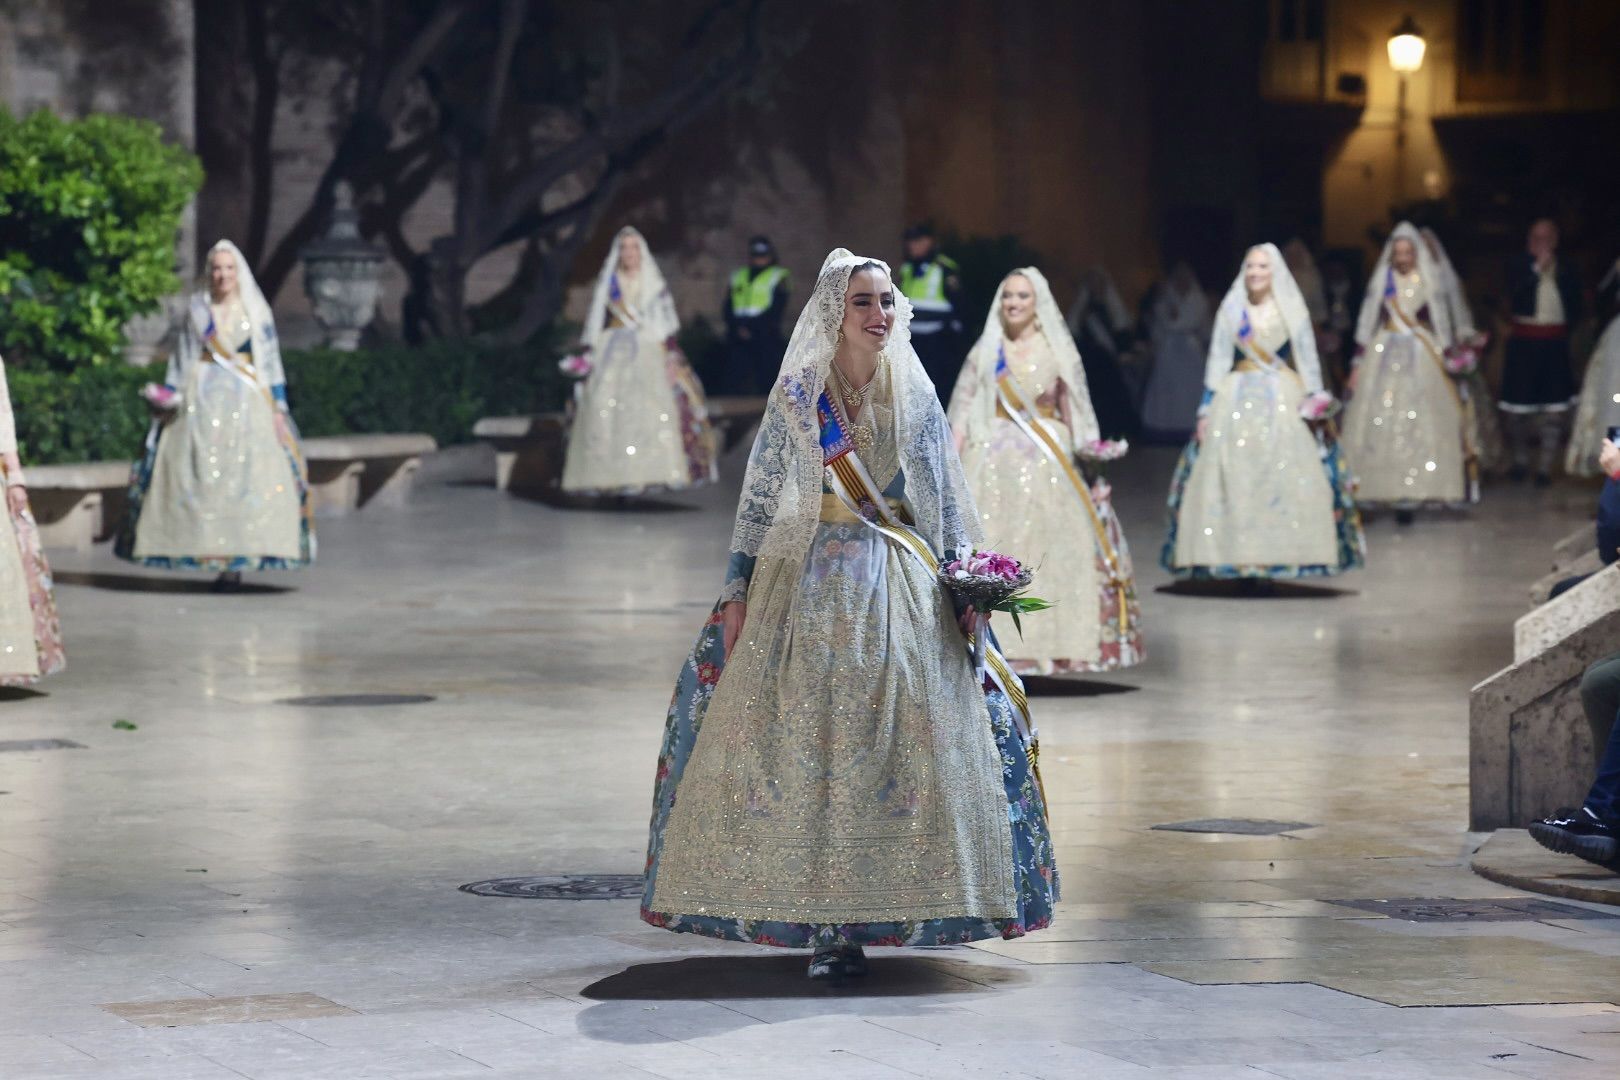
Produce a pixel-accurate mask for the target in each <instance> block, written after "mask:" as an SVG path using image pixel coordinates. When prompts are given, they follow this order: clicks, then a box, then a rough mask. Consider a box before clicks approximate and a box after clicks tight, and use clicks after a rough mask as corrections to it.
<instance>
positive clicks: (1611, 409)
mask: <svg viewBox="0 0 1620 1080" xmlns="http://www.w3.org/2000/svg"><path fill="white" fill-rule="evenodd" d="M1617 424H1620V315H1616V316H1615V317H1614V318H1613V319H1610V320H1609V325H1608V326H1606V327H1605V328H1604V330H1603V336H1602V337H1600V338H1598V343H1597V347H1596V348H1595V349H1593V350H1592V359H1591V361H1590V362H1588V363H1587V365H1586V376H1585V378H1584V380H1583V381H1582V383H1581V397H1580V402H1579V403H1578V404H1577V405H1576V407H1575V426H1574V427H1573V428H1572V429H1571V430H1570V434H1569V449H1568V450H1566V451H1565V453H1564V468H1565V469H1566V470H1567V471H1568V472H1569V474H1570V475H1571V476H1602V475H1603V469H1602V467H1601V466H1600V465H1598V451H1600V450H1602V449H1603V440H1604V438H1605V437H1606V436H1607V434H1608V431H1609V428H1611V427H1614V426H1615V425H1617Z"/></svg>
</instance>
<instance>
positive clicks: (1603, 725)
mask: <svg viewBox="0 0 1620 1080" xmlns="http://www.w3.org/2000/svg"><path fill="white" fill-rule="evenodd" d="M1581 707H1582V708H1583V709H1585V710H1586V722H1587V723H1588V724H1590V725H1591V726H1592V752H1593V753H1594V754H1595V755H1596V756H1597V760H1598V768H1597V778H1596V779H1595V780H1594V781H1593V782H1592V790H1591V791H1590V792H1588V793H1587V796H1586V808H1587V809H1588V810H1590V811H1592V812H1593V813H1594V814H1596V815H1597V816H1598V817H1600V818H1603V819H1604V820H1605V821H1610V822H1615V823H1617V824H1620V725H1617V724H1616V722H1615V721H1616V719H1617V717H1620V654H1616V655H1614V656H1607V657H1604V658H1603V659H1602V660H1599V661H1597V662H1596V663H1594V664H1593V665H1592V666H1591V667H1588V668H1587V669H1586V674H1585V675H1583V676H1581Z"/></svg>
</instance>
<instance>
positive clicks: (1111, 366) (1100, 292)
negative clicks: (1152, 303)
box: [1069, 263, 1142, 439]
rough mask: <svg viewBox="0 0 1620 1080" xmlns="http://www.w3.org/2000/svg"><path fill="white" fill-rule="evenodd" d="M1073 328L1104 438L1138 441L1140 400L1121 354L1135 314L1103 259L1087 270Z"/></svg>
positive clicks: (1071, 322) (1072, 311)
mask: <svg viewBox="0 0 1620 1080" xmlns="http://www.w3.org/2000/svg"><path fill="white" fill-rule="evenodd" d="M1069 331H1070V333H1072V334H1073V335H1074V340H1075V343H1076V344H1078V345H1079V347H1080V362H1081V363H1083V364H1084V365H1085V368H1086V382H1087V384H1088V385H1089V386H1090V387H1091V399H1092V402H1093V407H1094V408H1095V410H1096V414H1097V423H1098V426H1099V427H1100V428H1101V429H1102V434H1103V437H1104V438H1108V439H1134V438H1136V435H1137V431H1138V429H1139V428H1140V426H1141V422H1142V420H1141V417H1140V416H1139V415H1138V414H1137V409H1136V403H1135V401H1133V400H1132V398H1131V390H1130V387H1129V385H1127V384H1126V382H1125V370H1124V368H1123V367H1122V366H1121V360H1122V355H1121V354H1122V353H1123V352H1124V350H1125V346H1126V344H1127V342H1128V340H1129V338H1130V332H1131V314H1130V312H1129V311H1127V310H1126V308H1125V301H1124V300H1122V299H1120V296H1119V289H1117V288H1115V286H1114V279H1113V277H1112V276H1111V275H1110V274H1109V273H1108V269H1107V268H1106V267H1104V266H1103V265H1101V264H1100V263H1099V264H1098V265H1096V266H1093V267H1092V268H1091V269H1090V270H1088V271H1086V275H1085V277H1084V278H1083V279H1082V280H1081V283H1080V292H1079V293H1078V294H1077V295H1076V296H1075V298H1074V304H1073V305H1072V306H1070V308H1069Z"/></svg>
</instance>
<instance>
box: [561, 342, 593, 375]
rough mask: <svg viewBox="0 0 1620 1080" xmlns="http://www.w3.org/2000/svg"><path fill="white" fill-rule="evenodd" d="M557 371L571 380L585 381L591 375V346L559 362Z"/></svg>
mask: <svg viewBox="0 0 1620 1080" xmlns="http://www.w3.org/2000/svg"><path fill="white" fill-rule="evenodd" d="M557 369H558V370H559V371H561V372H562V373H563V374H564V375H567V376H568V377H569V378H571V379H583V378H585V376H587V375H589V374H590V373H591V350H590V347H589V346H586V347H585V348H582V349H580V350H579V352H577V353H571V354H569V355H568V356H565V357H563V358H562V359H561V360H559V361H557Z"/></svg>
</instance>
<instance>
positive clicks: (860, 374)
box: [642, 249, 1057, 977]
mask: <svg viewBox="0 0 1620 1080" xmlns="http://www.w3.org/2000/svg"><path fill="white" fill-rule="evenodd" d="M910 320H911V305H910V303H909V301H907V300H906V298H905V297H904V296H903V295H901V294H899V292H898V290H896V289H895V288H894V286H893V284H892V282H891V278H890V274H889V268H888V267H887V266H886V265H884V264H883V263H881V262H878V261H876V260H871V259H865V258H862V257H860V256H856V255H852V254H851V253H850V252H848V251H846V250H843V249H838V250H836V251H834V252H832V254H830V255H829V256H828V257H827V260H826V262H825V263H824V264H823V266H822V270H821V273H820V275H819V276H818V278H817V281H816V286H815V289H814V291H813V293H812V295H811V297H810V301H809V303H808V304H807V305H806V306H805V308H804V311H803V313H802V314H801V315H800V316H799V320H798V324H797V326H796V327H795V328H794V331H793V337H792V340H791V341H790V343H789V345H788V350H787V354H786V356H785V358H784V360H783V362H782V369H781V373H780V375H779V377H778V379H777V381H776V384H775V386H774V387H773V389H772V391H771V394H770V396H769V399H768V404H767V406H766V412H765V418H764V420H763V422H762V424H761V427H760V432H759V435H758V437H757V438H756V439H755V443H754V448H753V451H752V453H751V454H750V457H749V462H748V469H747V474H746V476H745V478H744V481H743V490H742V496H741V499H740V501H739V504H738V509H737V518H736V524H735V527H734V530H733V534H732V544H731V546H732V556H731V561H730V564H729V566H728V569H727V573H726V578H725V582H724V585H723V588H722V590H721V598H720V603H719V604H717V605H716V606H715V609H714V613H713V615H712V616H711V618H710V619H709V621H708V623H707V624H706V625H705V627H704V628H703V631H702V633H701V634H700V636H699V638H698V641H697V644H696V646H695V647H694V648H693V650H692V652H691V654H690V655H689V656H688V658H687V662H686V665H685V667H684V668H683V670H682V672H681V675H680V678H679V680H678V682H677V684H676V689H675V695H674V698H673V701H672V702H671V705H670V710H669V715H668V719H667V724H666V727H665V734H664V743H663V747H662V751H661V753H660V757H659V763H658V776H657V784H656V788H655V792H654V801H653V819H652V828H651V839H650V842H649V847H648V863H647V888H646V894H645V897H644V900H643V905H642V918H643V919H645V920H646V921H648V922H649V923H652V924H653V925H655V926H662V927H665V928H667V929H669V930H673V931H678V932H688V933H698V934H706V935H709V936H711V937H719V938H727V939H730V940H735V941H750V942H755V943H759V944H765V945H777V946H784V947H792V948H807V949H810V950H812V952H813V955H812V960H811V967H810V974H811V975H812V976H813V977H824V976H847V975H859V974H861V973H863V972H864V970H865V961H864V956H863V953H862V949H863V947H865V946H869V945H939V944H945V943H948V942H960V941H969V940H973V939H976V938H985V937H1016V936H1019V935H1021V934H1024V933H1027V932H1028V931H1030V930H1034V929H1037V928H1039V927H1041V926H1044V925H1046V923H1047V922H1048V921H1049V920H1050V919H1051V914H1052V904H1053V901H1054V899H1055V897H1056V884H1057V883H1056V871H1055V868H1054V865H1053V862H1052V849H1051V838H1050V834H1049V832H1048V830H1047V826H1046V813H1045V804H1044V802H1043V800H1042V797H1041V793H1040V791H1039V789H1038V785H1037V784H1036V782H1035V773H1034V770H1033V768H1032V765H1031V762H1030V757H1029V754H1028V752H1027V751H1026V749H1025V745H1026V742H1025V738H1024V736H1023V735H1021V733H1020V732H1021V730H1022V731H1025V732H1027V727H1024V728H1021V727H1020V725H1021V724H1026V723H1027V713H1025V712H1023V711H1022V710H1023V709H1024V708H1025V704H1024V702H1023V695H1022V688H1021V687H1019V686H1018V685H1017V681H1016V677H1010V681H1005V682H997V681H995V680H994V679H990V680H987V681H986V683H985V685H983V686H981V685H980V684H979V683H978V682H977V681H976V679H975V677H974V674H973V668H972V664H971V662H970V658H969V655H968V651H967V645H966V642H965V640H964V637H963V634H962V632H961V630H960V629H959V626H958V616H957V613H956V612H955V611H954V609H953V606H952V603H951V600H950V599H949V597H948V596H947V595H946V594H945V592H944V591H943V590H942V589H941V588H940V586H939V584H938V581H937V578H936V577H935V571H934V570H933V569H931V566H933V565H937V561H938V560H939V559H941V558H943V557H946V556H948V555H950V554H952V553H955V552H966V551H968V550H969V549H971V548H972V547H973V546H974V545H975V544H977V543H978V542H979V541H980V539H981V536H982V534H981V533H980V530H979V528H978V523H977V520H976V514H975V511H974V508H973V500H972V497H971V496H970V495H969V494H968V489H967V484H966V482H965V480H964V478H963V475H962V469H961V464H960V462H959V460H958V458H957V456H956V452H955V449H954V447H953V446H952V443H951V437H950V431H949V428H948V427H947V425H946V422H945V415H944V412H943V411H942V410H941V409H940V407H939V403H938V400H937V398H936V397H935V394H934V388H933V385H932V384H931V383H930V382H929V380H928V378H927V376H926V375H925V374H924V372H923V369H922V365H921V363H920V362H919V361H918V359H917V355H916V353H915V351H914V350H913V349H912V348H911V343H910V330H909V324H910ZM852 470H853V475H854V478H855V480H856V481H858V483H856V484H855V485H854V486H851V477H852ZM856 492H859V493H858V494H857V493H856ZM992 687H993V688H992ZM1020 717H1024V719H1023V720H1021V719H1020ZM677 789H678V797H677Z"/></svg>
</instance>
